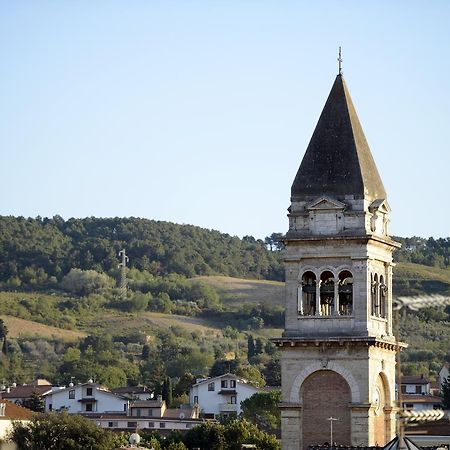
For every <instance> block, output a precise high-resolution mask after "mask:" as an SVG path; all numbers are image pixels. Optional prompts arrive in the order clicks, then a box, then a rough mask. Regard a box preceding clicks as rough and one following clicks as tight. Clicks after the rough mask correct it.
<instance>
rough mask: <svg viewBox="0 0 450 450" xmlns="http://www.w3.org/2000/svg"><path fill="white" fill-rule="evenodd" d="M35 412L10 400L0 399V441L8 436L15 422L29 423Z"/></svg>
mask: <svg viewBox="0 0 450 450" xmlns="http://www.w3.org/2000/svg"><path fill="white" fill-rule="evenodd" d="M34 414H35V413H33V411H30V410H29V409H26V408H23V407H22V406H19V405H16V404H14V403H11V402H10V401H8V400H3V399H2V400H0V441H1V440H2V439H4V438H5V437H6V435H7V434H8V432H9V430H10V429H11V425H12V423H13V422H22V423H28V422H29V421H30V420H31V419H32V418H33V416H34Z"/></svg>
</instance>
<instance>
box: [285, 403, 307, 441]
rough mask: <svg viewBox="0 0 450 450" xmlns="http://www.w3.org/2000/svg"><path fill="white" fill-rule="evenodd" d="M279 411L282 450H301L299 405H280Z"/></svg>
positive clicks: (300, 409) (300, 408)
mask: <svg viewBox="0 0 450 450" xmlns="http://www.w3.org/2000/svg"><path fill="white" fill-rule="evenodd" d="M280 409H281V436H282V439H281V448H282V450H303V442H302V433H301V421H302V407H301V405H299V404H293V403H282V404H281V406H280Z"/></svg>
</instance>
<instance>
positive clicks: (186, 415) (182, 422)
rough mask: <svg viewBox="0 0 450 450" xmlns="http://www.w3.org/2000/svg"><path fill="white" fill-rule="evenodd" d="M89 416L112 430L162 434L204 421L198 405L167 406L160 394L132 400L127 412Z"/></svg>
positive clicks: (180, 430)
mask: <svg viewBox="0 0 450 450" xmlns="http://www.w3.org/2000/svg"><path fill="white" fill-rule="evenodd" d="M88 418H89V419H91V420H92V421H94V422H95V423H96V424H97V425H98V426H100V427H102V428H108V429H111V430H136V429H139V430H149V431H150V430H158V432H160V433H162V434H165V433H170V432H171V431H174V430H177V431H179V432H182V431H187V430H189V429H190V428H192V427H193V426H195V425H199V424H200V423H201V422H202V419H199V409H198V408H197V407H194V408H187V407H182V408H177V409H174V408H167V406H166V402H165V401H164V400H163V399H162V397H161V396H160V395H158V397H157V398H156V400H135V401H133V402H131V403H130V406H129V409H128V411H127V413H105V414H96V415H89V416H88Z"/></svg>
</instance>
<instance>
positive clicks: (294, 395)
mask: <svg viewBox="0 0 450 450" xmlns="http://www.w3.org/2000/svg"><path fill="white" fill-rule="evenodd" d="M319 370H332V371H333V372H336V373H338V374H339V375H341V376H342V377H343V378H344V380H346V382H347V383H348V385H349V386H350V392H351V401H352V403H360V401H361V399H360V397H361V395H360V392H359V386H358V383H357V382H356V380H355V377H354V376H353V375H352V373H351V372H350V371H349V370H347V369H346V368H345V367H343V366H341V365H340V364H338V363H337V362H335V361H330V362H329V363H328V365H327V366H326V367H323V365H322V363H319V362H316V363H313V364H310V365H309V366H307V367H305V368H304V369H303V370H302V371H301V372H300V373H299V374H298V375H297V376H296V377H295V380H294V382H293V383H292V388H291V393H290V396H289V401H290V402H291V403H301V399H300V387H301V386H302V384H303V383H304V381H305V380H306V378H308V377H309V376H310V375H311V374H313V373H314V372H317V371H319Z"/></svg>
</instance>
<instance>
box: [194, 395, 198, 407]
mask: <svg viewBox="0 0 450 450" xmlns="http://www.w3.org/2000/svg"><path fill="white" fill-rule="evenodd" d="M194 405H198V395H194Z"/></svg>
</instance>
